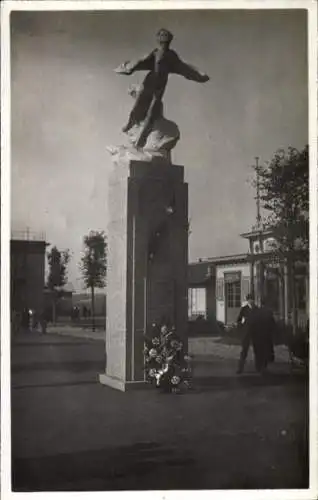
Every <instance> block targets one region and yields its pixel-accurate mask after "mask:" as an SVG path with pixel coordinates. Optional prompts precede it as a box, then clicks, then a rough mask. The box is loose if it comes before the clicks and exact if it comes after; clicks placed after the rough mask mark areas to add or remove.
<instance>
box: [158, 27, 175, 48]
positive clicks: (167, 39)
mask: <svg viewBox="0 0 318 500" xmlns="http://www.w3.org/2000/svg"><path fill="white" fill-rule="evenodd" d="M172 40H173V34H172V33H170V31H168V30H166V29H164V28H161V29H160V30H159V31H158V33H157V41H158V44H159V45H160V46H161V47H166V48H168V47H169V45H170V43H171V42H172Z"/></svg>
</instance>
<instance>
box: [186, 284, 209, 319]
mask: <svg viewBox="0 0 318 500" xmlns="http://www.w3.org/2000/svg"><path fill="white" fill-rule="evenodd" d="M188 299H189V300H188V316H189V319H196V318H198V317H199V316H203V318H206V290H205V288H189V297H188Z"/></svg>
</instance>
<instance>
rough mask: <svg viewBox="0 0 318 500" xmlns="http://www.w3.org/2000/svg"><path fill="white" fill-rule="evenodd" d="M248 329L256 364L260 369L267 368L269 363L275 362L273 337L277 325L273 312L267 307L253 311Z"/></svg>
mask: <svg viewBox="0 0 318 500" xmlns="http://www.w3.org/2000/svg"><path fill="white" fill-rule="evenodd" d="M247 328H248V334H249V336H250V338H251V341H252V343H253V347H254V353H255V358H256V364H257V365H258V366H259V368H260V369H261V368H266V366H267V365H268V363H271V362H273V361H274V344H273V335H274V332H275V328H276V323H275V319H274V316H273V313H272V311H271V310H270V309H268V308H266V307H260V308H255V309H253V311H252V312H251V314H250V316H249V320H248V324H247Z"/></svg>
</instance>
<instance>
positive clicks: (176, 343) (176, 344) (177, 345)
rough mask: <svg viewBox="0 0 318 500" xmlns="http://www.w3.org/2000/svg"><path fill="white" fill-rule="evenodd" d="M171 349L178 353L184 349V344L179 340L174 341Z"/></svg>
mask: <svg viewBox="0 0 318 500" xmlns="http://www.w3.org/2000/svg"><path fill="white" fill-rule="evenodd" d="M171 347H172V348H173V349H175V350H176V351H180V350H181V349H182V342H179V341H178V340H172V341H171Z"/></svg>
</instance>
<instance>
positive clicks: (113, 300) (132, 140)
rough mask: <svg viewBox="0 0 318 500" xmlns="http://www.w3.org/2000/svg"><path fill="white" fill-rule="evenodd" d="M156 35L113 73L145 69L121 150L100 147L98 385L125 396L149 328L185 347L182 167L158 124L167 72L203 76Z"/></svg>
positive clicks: (171, 134) (165, 123) (167, 128)
mask: <svg viewBox="0 0 318 500" xmlns="http://www.w3.org/2000/svg"><path fill="white" fill-rule="evenodd" d="M171 41H172V34H171V33H169V32H168V31H166V30H160V31H159V32H158V34H157V42H158V47H157V48H156V49H155V50H153V51H152V52H151V53H150V54H149V55H148V56H146V57H145V58H143V59H141V60H139V61H136V62H126V63H124V64H122V65H121V66H120V67H119V68H117V70H116V72H117V73H120V74H126V75H130V74H132V73H133V72H134V71H139V70H148V71H149V72H148V74H147V75H146V77H145V79H144V82H143V84H142V85H141V86H133V87H131V88H130V90H129V93H130V95H131V96H132V97H133V98H134V105H133V109H132V111H131V113H130V115H129V119H128V122H127V124H126V125H125V126H124V127H123V131H124V132H125V133H126V134H127V135H128V138H129V144H128V145H123V146H119V147H111V148H108V150H109V152H110V153H111V155H112V158H113V170H112V173H111V175H110V179H109V198H108V215H109V225H108V233H107V234H108V269H107V320H106V369H105V373H103V374H101V375H100V382H101V383H102V384H105V385H108V386H110V387H113V388H116V389H119V390H122V391H125V390H128V389H130V388H136V387H140V386H143V384H144V383H145V382H144V359H143V344H144V335H145V334H146V333H147V331H148V329H149V328H150V327H151V325H152V324H153V323H156V324H163V323H168V324H170V325H174V326H175V327H176V331H177V333H178V335H179V336H180V337H181V338H183V340H184V342H185V343H186V341H187V338H186V333H187V316H188V310H187V295H188V287H187V265H188V186H187V184H186V183H185V182H184V167H183V166H180V165H173V164H172V162H171V150H172V149H173V148H174V146H175V145H176V143H177V142H178V140H179V138H180V133H179V128H178V126H177V125H176V124H175V123H174V122H172V121H170V120H168V119H166V118H165V117H164V112H163V111H164V110H163V102H162V98H163V94H164V90H165V87H166V84H167V81H168V76H169V74H170V73H176V74H179V75H182V76H184V77H185V78H187V79H190V80H194V81H198V82H206V81H208V80H209V77H208V76H207V75H205V74H202V73H200V72H199V71H197V70H196V69H195V68H193V67H192V66H189V65H188V64H186V63H184V62H182V61H181V60H180V59H179V57H178V55H177V54H176V53H175V52H174V51H173V50H171V49H170V43H171Z"/></svg>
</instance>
